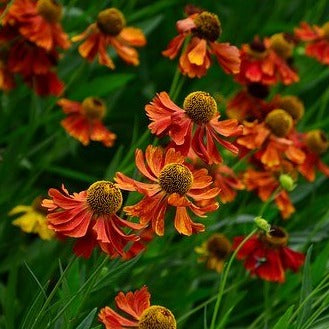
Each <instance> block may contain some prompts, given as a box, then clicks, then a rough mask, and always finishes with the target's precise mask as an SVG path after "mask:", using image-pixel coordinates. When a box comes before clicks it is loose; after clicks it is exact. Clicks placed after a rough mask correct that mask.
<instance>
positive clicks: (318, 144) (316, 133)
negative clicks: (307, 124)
mask: <svg viewBox="0 0 329 329" xmlns="http://www.w3.org/2000/svg"><path fill="white" fill-rule="evenodd" d="M306 144H307V146H308V148H309V149H310V150H311V151H312V152H314V153H317V154H322V153H324V152H326V151H327V150H328V147H329V141H328V138H327V136H326V135H325V134H324V132H323V131H322V130H318V129H317V130H311V131H309V132H308V133H307V134H306Z"/></svg>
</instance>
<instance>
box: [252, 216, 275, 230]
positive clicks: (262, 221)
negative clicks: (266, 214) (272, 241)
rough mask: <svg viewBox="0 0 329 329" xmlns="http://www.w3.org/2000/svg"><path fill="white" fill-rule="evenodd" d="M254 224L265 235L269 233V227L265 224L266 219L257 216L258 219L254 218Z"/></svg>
mask: <svg viewBox="0 0 329 329" xmlns="http://www.w3.org/2000/svg"><path fill="white" fill-rule="evenodd" d="M254 222H255V224H256V226H257V227H258V228H259V229H260V230H262V231H264V232H266V233H268V232H270V230H271V225H270V224H269V223H268V222H267V220H266V219H264V218H262V217H259V216H258V217H255V219H254Z"/></svg>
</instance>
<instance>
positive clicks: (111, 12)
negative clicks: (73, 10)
mask: <svg viewBox="0 0 329 329" xmlns="http://www.w3.org/2000/svg"><path fill="white" fill-rule="evenodd" d="M125 25H126V22H125V18H124V16H123V14H122V13H121V12H120V11H119V10H118V9H116V8H108V9H105V10H103V11H101V12H100V13H99V14H98V17H97V22H96V23H93V24H91V25H90V26H89V27H88V28H87V29H86V31H85V32H83V33H82V34H80V35H77V36H75V37H73V38H72V41H73V42H77V41H81V40H85V41H84V42H83V43H82V44H81V45H80V46H79V53H80V55H81V56H82V57H83V58H86V59H87V60H88V61H90V62H91V61H93V60H94V59H95V57H96V56H97V55H98V62H99V64H101V65H105V66H107V67H109V68H110V69H114V68H115V66H114V64H113V61H112V60H111V58H110V57H109V55H108V54H107V49H106V48H107V47H108V46H109V45H111V46H112V47H113V48H114V49H115V51H116V52H117V54H118V55H119V57H121V58H122V59H123V60H124V61H125V62H126V63H127V64H131V65H138V64H139V59H138V53H137V51H136V50H135V49H134V48H133V47H142V46H145V44H146V39H145V36H144V34H143V32H142V31H141V30H140V29H137V28H134V27H125Z"/></svg>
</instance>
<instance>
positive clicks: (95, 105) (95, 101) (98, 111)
mask: <svg viewBox="0 0 329 329" xmlns="http://www.w3.org/2000/svg"><path fill="white" fill-rule="evenodd" d="M82 112H83V114H84V115H85V116H86V117H87V118H88V119H90V120H94V119H98V120H101V119H102V118H103V117H104V116H105V113H106V105H105V104H104V102H103V101H102V100H101V99H99V98H96V97H87V98H85V99H84V101H83V102H82Z"/></svg>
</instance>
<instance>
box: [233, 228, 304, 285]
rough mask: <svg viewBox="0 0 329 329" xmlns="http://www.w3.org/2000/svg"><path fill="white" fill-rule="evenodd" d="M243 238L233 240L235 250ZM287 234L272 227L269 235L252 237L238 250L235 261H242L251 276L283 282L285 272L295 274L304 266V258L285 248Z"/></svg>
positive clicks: (263, 234) (262, 234) (298, 253)
mask: <svg viewBox="0 0 329 329" xmlns="http://www.w3.org/2000/svg"><path fill="white" fill-rule="evenodd" d="M244 238H245V237H244V236H239V237H236V238H234V243H233V249H236V248H237V247H238V246H239V245H240V244H241V242H242V241H243V239H244ZM287 242H288V233H287V232H286V231H285V230H284V229H283V228H281V227H277V226H272V227H271V230H270V232H269V233H266V234H265V233H259V234H255V235H254V236H252V237H251V238H250V239H249V240H248V241H247V242H246V243H245V244H244V245H243V246H242V248H241V249H240V250H239V252H238V254H237V259H239V260H244V267H245V268H246V269H247V270H248V271H250V274H251V275H256V276H257V277H259V278H261V279H263V280H266V281H272V282H280V283H282V282H284V281H285V272H286V271H287V270H288V269H290V270H292V271H294V272H297V271H298V270H299V268H300V267H301V266H302V265H303V264H304V261H305V256H304V254H302V253H300V252H296V251H294V250H292V249H290V248H289V247H287Z"/></svg>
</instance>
